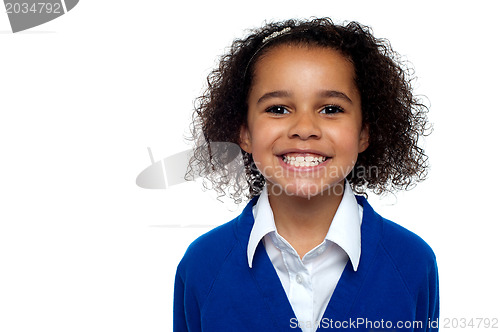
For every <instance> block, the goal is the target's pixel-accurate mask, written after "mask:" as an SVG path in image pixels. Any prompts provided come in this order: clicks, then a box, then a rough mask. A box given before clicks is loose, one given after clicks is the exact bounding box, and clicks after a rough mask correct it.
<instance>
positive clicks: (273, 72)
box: [251, 44, 357, 92]
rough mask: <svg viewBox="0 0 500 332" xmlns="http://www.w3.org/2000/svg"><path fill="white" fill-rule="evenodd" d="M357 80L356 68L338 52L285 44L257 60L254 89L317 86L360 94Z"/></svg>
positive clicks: (330, 49)
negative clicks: (304, 85) (355, 91)
mask: <svg viewBox="0 0 500 332" xmlns="http://www.w3.org/2000/svg"><path fill="white" fill-rule="evenodd" d="M354 78H355V70H354V65H353V64H352V62H351V61H350V60H349V59H348V58H347V57H345V56H344V55H342V54H341V53H340V52H339V51H337V50H335V49H332V48H327V47H321V46H310V45H295V44H292V45H290V44H284V45H278V46H275V47H273V48H271V49H269V50H266V52H264V53H263V54H262V55H261V56H260V57H259V58H258V59H257V61H256V63H255V67H254V73H253V79H252V87H251V89H252V90H254V89H261V88H262V89H273V88H276V87H277V86H278V85H279V86H280V88H284V87H285V86H286V85H295V86H296V87H300V83H303V84H308V85H310V84H311V83H313V84H314V85H319V86H321V85H324V88H332V87H336V88H342V89H344V90H349V91H351V92H354V91H352V90H357V89H356V86H355V81H354ZM297 84H298V86H297Z"/></svg>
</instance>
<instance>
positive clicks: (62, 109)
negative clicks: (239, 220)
mask: <svg viewBox="0 0 500 332" xmlns="http://www.w3.org/2000/svg"><path fill="white" fill-rule="evenodd" d="M417 3H418V6H416V5H415V4H417ZM310 16H331V17H332V18H333V19H334V20H336V21H337V22H342V21H347V20H356V21H359V22H361V23H363V24H365V25H369V26H371V27H372V28H373V31H374V34H375V35H376V36H377V37H385V38H387V39H389V40H390V41H391V43H392V45H393V47H394V48H395V49H396V50H397V51H398V52H399V53H401V54H402V55H403V56H405V57H406V58H407V59H408V60H410V61H411V62H412V63H413V65H414V67H415V69H416V73H417V76H418V77H419V79H418V82H417V85H416V93H417V94H422V95H426V96H427V98H428V99H429V100H430V103H431V112H430V120H431V121H432V122H433V123H434V129H435V130H434V133H433V134H432V135H431V136H429V137H428V138H427V139H426V141H425V145H426V149H427V152H428V154H429V156H430V158H431V159H430V161H431V166H432V168H431V171H430V173H429V179H428V180H427V181H426V182H423V183H422V184H420V185H418V186H417V187H416V188H415V189H414V190H412V191H409V192H406V193H401V194H399V195H398V196H397V199H396V198H395V197H393V196H387V197H383V198H382V199H378V198H377V197H376V196H375V195H373V194H372V195H370V197H369V199H370V201H371V202H372V205H374V206H375V207H376V209H377V210H378V212H379V213H381V214H382V215H383V216H385V217H387V218H389V219H392V220H394V221H396V222H398V223H400V224H401V225H403V226H404V227H406V228H409V229H410V230H412V231H414V232H416V233H417V234H419V235H420V236H421V237H422V238H424V239H425V240H426V241H427V242H428V243H429V244H430V245H431V246H432V247H433V249H434V251H435V253H436V255H437V257H438V264H439V272H440V287H441V318H442V320H441V324H443V319H445V318H449V319H451V318H467V319H470V318H497V319H499V318H500V310H499V309H500V308H499V304H498V303H499V295H500V291H499V286H498V285H499V283H498V280H499V279H500V273H499V269H498V258H497V256H498V253H499V249H500V246H499V244H498V241H497V238H498V231H499V229H500V228H499V226H498V222H499V221H500V220H499V219H500V218H499V216H498V213H497V212H496V208H497V207H498V199H497V192H498V190H499V180H498V164H497V161H498V158H497V157H496V155H497V151H498V143H497V136H498V132H499V128H498V124H499V120H500V117H499V111H500V109H499V106H498V105H499V102H498V95H499V91H498V89H499V85H498V78H499V76H500V75H499V74H500V72H499V69H498V56H499V54H498V51H499V47H498V25H497V23H496V21H497V14H496V10H494V2H493V1H490V2H484V1H474V2H464V3H463V4H460V3H459V2H456V1H454V2H437V1H433V2H430V1H419V2H413V4H409V3H407V2H402V1H367V2H359V1H356V2H354V1H352V2H348V1H342V2H341V1H332V0H329V1H256V0H254V1H248V2H236V1H225V2H224V1H199V2H197V3H193V2H189V1H186V2H181V1H175V2H172V1H171V2H169V1H159V0H157V1H153V0H143V1H125V0H120V1H118V0H113V1H112V0H108V1H89V0H87V1H85V0H82V1H81V2H80V3H79V4H78V5H77V6H76V7H75V8H74V9H73V10H72V11H70V12H69V13H68V14H66V15H64V16H62V17H60V18H58V19H56V20H54V21H52V22H49V23H47V24H44V25H42V26H39V27H36V28H33V29H31V30H28V31H26V32H22V33H18V34H12V33H11V32H10V26H9V23H8V18H7V15H6V14H5V13H4V12H3V8H2V12H1V13H0V31H1V32H0V158H1V161H0V331H6V332H7V331H8V332H10V331H51V332H55V331H64V332H66V331H169V330H171V324H172V292H173V278H174V272H175V268H176V265H177V263H178V262H179V260H180V258H181V257H182V255H183V253H184V251H185V249H186V247H187V246H188V244H189V243H190V242H191V241H192V240H193V239H195V238H196V237H197V236H199V235H200V234H202V233H204V232H206V231H208V230H209V229H210V228H211V227H213V225H219V224H221V223H223V222H225V221H228V220H230V219H231V218H232V217H234V216H236V215H237V214H238V212H239V209H240V208H241V207H234V206H232V205H227V204H226V205H224V204H221V203H218V202H217V200H215V198H214V196H215V195H214V194H213V193H211V192H203V191H202V190H201V187H200V185H199V183H186V184H182V185H178V186H173V187H170V188H168V189H167V190H146V189H141V188H139V187H137V186H136V184H135V178H136V176H137V175H138V174H139V173H140V172H141V171H142V170H143V169H144V168H146V167H147V166H148V165H150V159H149V155H148V151H147V147H151V149H152V151H153V155H154V156H155V159H157V160H160V159H162V158H164V157H167V156H169V155H172V154H174V153H177V152H181V151H184V150H186V149H188V148H189V146H188V145H187V143H186V141H185V139H184V137H186V136H187V135H188V134H189V123H190V117H191V111H192V108H193V107H192V105H193V99H194V98H195V97H196V96H198V95H199V94H200V92H201V91H202V89H203V87H204V84H205V77H206V75H207V74H208V72H209V71H210V69H211V68H212V67H213V66H214V65H215V63H216V59H217V57H218V55H220V54H222V53H223V52H224V49H225V47H227V46H229V45H230V43H231V41H232V40H233V39H234V38H236V37H242V36H244V35H245V29H248V28H252V27H257V26H260V25H261V24H262V23H263V21H264V20H273V19H285V18H290V17H306V18H307V17H310ZM194 224H198V225H199V224H202V225H206V226H204V227H189V226H190V225H194ZM175 225H181V226H183V227H175ZM499 326H500V323H499ZM442 330H446V329H442ZM454 330H458V329H454ZM463 330H471V331H480V330H483V329H478V328H474V329H471V328H468V329H463ZM486 330H487V329H484V331H486Z"/></svg>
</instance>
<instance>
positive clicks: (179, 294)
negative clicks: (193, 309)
mask: <svg viewBox="0 0 500 332" xmlns="http://www.w3.org/2000/svg"><path fill="white" fill-rule="evenodd" d="M184 291H185V287H184V281H183V280H182V278H181V276H180V273H179V270H177V273H176V274H175V284H174V332H187V331H189V330H188V327H187V321H186V312H185V307H184Z"/></svg>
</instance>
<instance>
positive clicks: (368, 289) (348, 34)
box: [174, 19, 439, 332]
mask: <svg viewBox="0 0 500 332" xmlns="http://www.w3.org/2000/svg"><path fill="white" fill-rule="evenodd" d="M409 81H410V78H409V76H408V70H407V69H406V68H405V67H404V66H403V65H402V64H401V63H400V62H398V56H397V54H396V53H395V52H394V51H392V49H391V47H390V45H389V44H388V43H387V42H384V41H382V40H380V39H376V38H374V37H373V36H372V35H371V33H370V30H369V29H368V28H367V27H364V26H362V25H360V24H358V23H355V22H351V23H349V24H347V25H345V26H341V25H336V24H334V23H332V21H331V20H330V19H314V20H310V21H299V20H289V21H285V22H279V23H271V24H267V25H266V26H264V27H263V28H261V29H259V30H256V31H254V32H253V33H252V34H251V35H250V36H248V37H247V38H246V39H242V40H236V41H235V42H234V43H233V45H232V47H231V49H230V51H229V53H228V54H226V55H225V56H223V57H222V59H221V62H220V65H219V68H217V69H216V70H214V71H213V72H212V74H211V75H210V76H209V80H208V82H209V84H208V89H207V91H206V93H205V94H204V96H202V97H201V98H200V99H199V103H198V105H197V113H196V115H197V117H195V120H196V122H195V127H194V134H195V137H196V138H197V139H198V140H197V142H198V145H197V148H196V149H195V155H194V158H193V159H192V162H191V165H192V166H193V167H194V168H200V169H201V171H202V173H203V175H205V176H206V177H207V178H208V179H210V180H211V181H212V183H213V185H214V187H215V189H216V190H218V191H219V193H223V192H230V195H231V196H232V197H233V198H234V199H235V200H239V199H241V196H242V195H243V194H244V192H246V193H247V195H248V197H249V198H251V200H250V202H249V203H248V205H247V206H246V208H245V209H244V210H243V212H242V213H241V215H240V216H238V217H237V218H236V219H234V220H232V221H230V222H228V223H226V224H223V225H222V226H219V227H217V228H216V229H214V230H212V231H210V232H208V233H207V234H205V235H203V236H201V237H200V238H198V239H197V240H196V241H194V242H193V243H192V244H191V245H190V247H189V248H188V249H187V251H186V253H185V255H184V257H183V259H182V261H181V262H180V264H179V266H178V269H177V274H176V281H175V292H174V331H176V332H181V331H204V332H207V331H214V332H221V331H238V332H241V331H252V332H255V331H297V330H300V329H301V330H302V331H316V330H324V329H326V330H328V329H343V330H356V331H376V330H379V331H394V330H397V331H437V318H438V310H439V303H438V277H437V267H436V259H435V256H434V253H433V252H432V250H431V248H430V247H429V246H428V245H427V244H426V243H425V242H424V241H423V240H422V239H421V238H419V237H418V236H417V235H415V234H413V233H411V232H410V231H408V230H406V229H404V228H402V227H401V226H398V225H397V224H395V223H393V222H391V221H389V220H386V219H384V218H382V217H381V216H379V215H378V214H377V213H376V212H375V211H374V210H373V209H372V207H371V206H370V205H369V204H368V202H367V200H366V198H365V197H364V196H363V195H361V196H356V195H354V193H353V192H355V193H357V194H364V193H365V191H366V189H371V190H373V191H374V192H375V193H383V192H386V191H395V190H398V189H406V188H408V187H409V186H411V185H413V184H414V183H415V182H418V181H420V180H422V179H424V177H425V175H426V168H427V157H426V155H425V154H424V151H423V150H422V149H421V148H419V147H418V146H417V141H418V138H419V136H421V135H423V134H425V132H426V126H427V120H426V111H427V108H426V107H425V106H424V105H422V104H421V103H419V101H418V100H417V99H416V98H415V97H414V96H413V95H412V89H411V86H410V82H409ZM214 142H230V143H235V144H238V145H239V147H240V148H241V153H242V155H243V160H244V162H245V171H244V172H240V173H239V172H229V171H228V169H227V168H225V167H224V165H223V163H222V164H221V163H220V162H217V160H216V159H217V158H215V157H214V155H213V151H212V149H211V148H210V144H211V143H214ZM242 176H244V179H242ZM242 180H243V181H242Z"/></svg>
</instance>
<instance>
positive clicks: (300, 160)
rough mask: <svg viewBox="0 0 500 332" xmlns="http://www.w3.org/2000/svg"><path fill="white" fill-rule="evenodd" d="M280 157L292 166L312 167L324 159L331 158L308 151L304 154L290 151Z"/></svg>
mask: <svg viewBox="0 0 500 332" xmlns="http://www.w3.org/2000/svg"><path fill="white" fill-rule="evenodd" d="M281 159H282V160H283V162H284V163H285V164H287V165H290V166H294V167H314V166H318V165H320V164H322V163H324V162H325V161H327V160H328V159H331V158H330V157H326V156H321V155H317V154H310V153H306V154H296V153H293V154H292V153H290V154H284V155H282V156H281Z"/></svg>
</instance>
